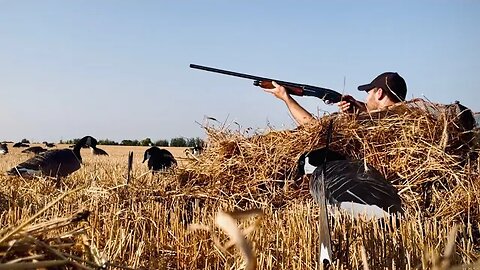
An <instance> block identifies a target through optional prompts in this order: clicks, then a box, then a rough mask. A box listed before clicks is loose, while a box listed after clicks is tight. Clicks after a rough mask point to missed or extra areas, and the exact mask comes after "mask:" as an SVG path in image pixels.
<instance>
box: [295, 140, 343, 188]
mask: <svg viewBox="0 0 480 270" xmlns="http://www.w3.org/2000/svg"><path fill="white" fill-rule="evenodd" d="M346 159H347V158H346V157H345V156H344V155H342V154H340V153H338V152H335V151H333V150H330V149H328V148H325V147H323V148H318V149H315V150H312V151H309V152H305V153H303V154H302V155H301V156H300V158H299V159H298V161H297V175H296V177H295V179H296V180H299V179H300V178H301V177H302V176H304V175H310V174H312V173H313V171H314V170H315V169H316V168H317V167H319V166H321V165H322V164H323V163H324V162H329V161H334V160H346Z"/></svg>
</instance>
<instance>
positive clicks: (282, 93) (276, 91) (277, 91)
mask: <svg viewBox="0 0 480 270" xmlns="http://www.w3.org/2000/svg"><path fill="white" fill-rule="evenodd" d="M272 85H273V86H274V87H275V88H272V89H266V88H264V89H263V90H264V91H265V92H268V93H272V94H273V95H274V96H275V97H277V98H278V99H281V100H283V101H287V100H288V97H289V95H288V93H287V89H285V87H283V86H281V85H279V84H278V83H276V82H274V81H272Z"/></svg>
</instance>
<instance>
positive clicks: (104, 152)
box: [90, 146, 108, 156]
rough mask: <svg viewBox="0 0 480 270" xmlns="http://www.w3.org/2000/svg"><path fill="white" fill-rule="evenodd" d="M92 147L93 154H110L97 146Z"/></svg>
mask: <svg viewBox="0 0 480 270" xmlns="http://www.w3.org/2000/svg"><path fill="white" fill-rule="evenodd" d="M90 149H92V154H93V155H95V156H108V153H107V152H106V151H105V150H103V149H100V148H97V147H96V146H91V147H90Z"/></svg>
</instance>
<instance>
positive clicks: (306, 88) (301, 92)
mask: <svg viewBox="0 0 480 270" xmlns="http://www.w3.org/2000/svg"><path fill="white" fill-rule="evenodd" d="M190 68H195V69H200V70H205V71H210V72H215V73H220V74H224V75H229V76H235V77H240V78H245V79H250V80H253V85H255V86H260V87H262V88H267V89H273V88H274V87H273V85H272V81H275V82H276V83H278V84H280V85H282V86H283V87H285V88H286V89H287V92H288V93H289V94H291V95H295V96H312V97H317V98H319V99H321V100H323V101H324V102H325V103H326V104H333V103H337V102H340V101H341V100H342V94H340V93H338V92H337V91H334V90H331V89H327V88H323V87H318V86H312V85H307V84H301V83H294V82H287V81H281V80H276V79H270V78H264V77H259V76H253V75H248V74H244V73H238V72H233V71H228V70H223V69H218V68H212V67H206V66H200V65H195V64H190Z"/></svg>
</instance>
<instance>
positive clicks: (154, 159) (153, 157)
mask: <svg viewBox="0 0 480 270" xmlns="http://www.w3.org/2000/svg"><path fill="white" fill-rule="evenodd" d="M146 160H148V169H149V170H153V171H159V170H164V169H167V168H170V167H172V166H174V165H177V161H176V160H175V158H174V157H173V155H172V153H170V152H169V151H168V150H165V149H160V148H158V147H156V146H153V147H151V148H149V149H147V150H145V154H144V155H143V162H145V161H146ZM143 162H142V163H143Z"/></svg>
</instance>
